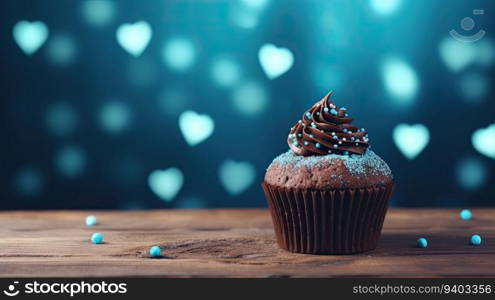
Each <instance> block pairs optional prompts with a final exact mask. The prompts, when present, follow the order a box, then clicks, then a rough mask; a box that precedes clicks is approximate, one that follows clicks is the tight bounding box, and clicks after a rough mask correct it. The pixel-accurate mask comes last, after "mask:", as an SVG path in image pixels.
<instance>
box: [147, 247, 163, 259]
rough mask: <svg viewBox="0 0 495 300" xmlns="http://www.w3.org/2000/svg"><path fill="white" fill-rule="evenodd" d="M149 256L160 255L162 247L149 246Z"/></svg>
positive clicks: (155, 256)
mask: <svg viewBox="0 0 495 300" xmlns="http://www.w3.org/2000/svg"><path fill="white" fill-rule="evenodd" d="M150 256H151V257H154V258H157V257H162V249H160V247H158V246H153V247H151V248H150Z"/></svg>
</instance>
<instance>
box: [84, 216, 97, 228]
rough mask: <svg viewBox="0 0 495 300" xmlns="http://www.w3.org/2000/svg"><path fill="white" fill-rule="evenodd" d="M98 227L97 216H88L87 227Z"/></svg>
mask: <svg viewBox="0 0 495 300" xmlns="http://www.w3.org/2000/svg"><path fill="white" fill-rule="evenodd" d="M95 225H96V217H95V216H87V217H86V226H95Z"/></svg>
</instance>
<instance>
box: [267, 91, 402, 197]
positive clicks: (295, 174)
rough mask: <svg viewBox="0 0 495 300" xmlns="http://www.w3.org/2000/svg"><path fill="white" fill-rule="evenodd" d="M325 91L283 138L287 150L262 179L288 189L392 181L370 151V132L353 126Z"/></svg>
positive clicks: (361, 184) (322, 187)
mask: <svg viewBox="0 0 495 300" xmlns="http://www.w3.org/2000/svg"><path fill="white" fill-rule="evenodd" d="M331 95H332V93H331V92H330V93H328V94H327V95H326V96H325V97H324V98H323V99H322V100H320V101H318V102H317V103H316V104H315V105H313V106H312V107H311V108H310V109H309V110H307V111H306V112H305V113H304V114H303V116H302V119H301V120H299V121H298V122H297V123H296V125H294V126H293V127H292V128H291V130H290V133H289V136H288V138H287V143H288V144H289V148H290V150H289V151H288V152H286V153H283V154H281V155H279V156H278V157H277V158H275V159H274V160H273V162H272V163H271V164H270V166H269V167H268V170H267V173H266V175H265V182H267V183H268V184H272V185H276V186H279V187H286V188H306V189H311V188H317V189H344V188H366V187H370V186H375V185H383V184H389V183H391V182H392V180H393V177H392V172H391V171H390V168H389V167H388V165H387V164H386V163H385V162H384V161H383V160H382V159H381V158H380V157H379V156H378V155H376V154H375V153H374V152H373V151H371V150H370V149H369V147H370V146H369V139H368V133H367V132H366V130H365V129H364V128H359V127H357V126H355V125H353V124H352V121H353V119H352V118H350V117H349V114H348V112H347V110H346V109H345V108H343V107H342V108H338V107H337V106H336V105H335V103H334V102H333V101H332V100H330V96H331Z"/></svg>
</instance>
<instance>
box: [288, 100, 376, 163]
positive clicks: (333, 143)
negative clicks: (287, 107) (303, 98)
mask: <svg viewBox="0 0 495 300" xmlns="http://www.w3.org/2000/svg"><path fill="white" fill-rule="evenodd" d="M331 96H332V92H330V93H328V94H327V95H326V96H325V97H324V98H323V99H321V100H320V101H318V102H317V103H316V104H315V105H313V107H311V108H310V109H309V110H307V111H306V112H305V113H304V115H303V116H302V119H301V120H299V121H298V123H297V124H296V125H294V127H292V128H291V130H290V133H289V137H288V138H287V143H288V144H289V147H290V149H292V151H293V152H294V153H295V154H297V155H302V156H310V155H326V154H341V155H349V154H363V153H365V151H366V148H368V146H369V144H368V141H369V140H368V133H367V132H366V131H365V130H364V128H361V129H359V128H358V127H357V126H355V125H353V124H351V122H352V120H353V119H352V118H350V117H349V115H348V113H347V110H346V109H345V108H344V107H341V108H338V107H337V106H336V105H335V103H333V101H332V100H331V99H330V97H331Z"/></svg>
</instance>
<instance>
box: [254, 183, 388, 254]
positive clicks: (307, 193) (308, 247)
mask: <svg viewBox="0 0 495 300" xmlns="http://www.w3.org/2000/svg"><path fill="white" fill-rule="evenodd" d="M262 187H263V190H264V191H265V195H266V198H267V200H268V205H269V207H270V213H271V216H272V220H273V225H274V229H275V236H276V238H277V243H278V245H279V246H280V247H281V248H282V249H285V250H288V251H290V252H297V253H309V254H352V253H360V252H365V251H369V250H373V249H375V248H376V246H377V244H378V240H379V239H380V233H381V230H382V226H383V221H384V219H385V214H386V212H387V208H388V201H389V199H390V197H391V195H392V192H393V189H394V184H393V183H390V184H386V185H380V186H374V187H369V188H360V189H333V190H312V189H288V188H280V187H276V186H272V185H269V184H267V183H266V182H263V183H262Z"/></svg>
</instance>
